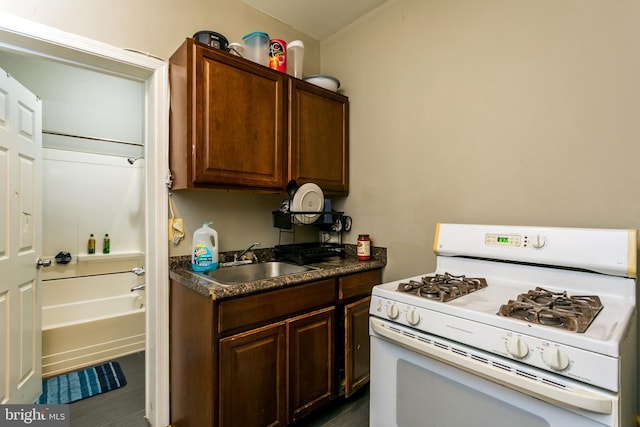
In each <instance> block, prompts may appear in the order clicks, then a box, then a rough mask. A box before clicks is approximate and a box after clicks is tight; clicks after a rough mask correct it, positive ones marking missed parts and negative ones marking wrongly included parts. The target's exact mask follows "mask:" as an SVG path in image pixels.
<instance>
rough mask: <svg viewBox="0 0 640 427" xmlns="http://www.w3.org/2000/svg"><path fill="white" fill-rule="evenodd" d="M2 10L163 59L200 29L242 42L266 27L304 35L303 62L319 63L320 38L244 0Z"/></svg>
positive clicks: (55, 4)
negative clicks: (260, 10)
mask: <svg viewBox="0 0 640 427" xmlns="http://www.w3.org/2000/svg"><path fill="white" fill-rule="evenodd" d="M0 10H2V11H5V12H8V13H11V14H14V15H17V16H20V17H22V18H25V19H29V20H31V21H35V22H39V23H42V24H45V25H49V26H51V27H54V28H58V29H61V30H64V31H67V32H69V33H73V34H78V35H81V36H85V37H89V38H91V39H94V40H99V41H101V42H105V43H109V44H111V45H113V46H118V47H122V48H128V49H135V50H138V51H142V52H148V53H150V54H152V55H155V56H158V57H160V58H162V59H168V58H169V57H170V56H171V54H172V53H173V52H174V51H175V50H176V48H177V47H178V46H179V45H180V43H181V42H182V41H183V40H184V39H185V38H186V37H191V36H192V35H193V34H194V33H195V32H196V31H199V30H211V31H217V32H219V33H221V34H223V35H224V36H225V37H226V38H227V39H229V42H234V41H235V42H239V43H241V42H242V36H243V35H245V34H247V33H250V32H252V31H264V32H266V33H268V34H269V35H270V36H271V37H277V38H281V39H283V40H287V41H289V40H294V39H300V40H302V41H304V44H305V64H304V66H305V69H307V70H309V71H310V72H311V71H317V70H318V68H319V63H320V53H319V52H320V47H319V43H318V41H316V40H314V39H312V38H311V37H309V36H307V35H305V34H302V33H300V32H298V31H295V30H293V29H292V28H291V27H289V26H288V25H285V24H283V23H281V22H279V21H276V20H274V19H272V18H270V17H268V16H266V15H264V14H262V13H261V12H258V11H256V10H254V9H252V8H250V7H249V6H246V5H245V4H243V3H241V2H240V1H239V0H180V1H177V0H136V1H127V0H112V1H102V2H98V1H77V0H56V1H49V0H20V1H16V0H0Z"/></svg>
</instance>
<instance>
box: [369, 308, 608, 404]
mask: <svg viewBox="0 0 640 427" xmlns="http://www.w3.org/2000/svg"><path fill="white" fill-rule="evenodd" d="M370 323H371V329H372V331H373V332H375V333H376V334H377V335H379V336H381V337H382V338H385V339H387V340H388V341H391V342H394V343H397V344H399V345H401V346H403V347H405V348H408V349H410V350H413V351H417V352H419V353H422V354H424V355H426V356H429V357H431V358H433V359H436V360H438V361H440V362H443V363H446V364H448V365H450V366H453V367H455V368H458V369H462V370H464V371H467V372H470V373H472V374H474V375H478V376H480V377H482V378H485V379H487V380H489V381H493V382H495V383H498V384H501V385H503V386H505V387H509V388H511V389H513V390H517V391H520V392H522V393H524V394H527V395H529V396H532V397H535V398H538V399H541V400H544V401H546V402H549V403H553V404H559V405H562V406H570V407H574V408H578V409H585V410H587V411H592V412H597V413H600V414H611V412H612V411H613V403H612V401H611V399H609V398H606V397H603V396H600V395H597V394H595V393H591V392H589V391H588V390H584V389H582V390H563V389H559V388H557V387H554V386H551V385H547V384H544V383H542V382H540V381H536V380H533V379H530V378H527V377H524V376H521V375H517V374H512V373H511V372H508V371H505V370H503V369H499V368H496V367H494V366H491V365H488V364H486V363H483V362H480V361H477V360H474V359H472V358H470V357H467V356H464V355H460V354H457V353H454V352H452V351H449V350H446V349H442V348H439V347H436V346H433V345H429V344H427V343H424V342H422V341H418V340H417V339H415V338H411V337H408V336H405V335H404V334H402V333H398V332H396V331H393V330H391V329H390V328H389V327H387V326H386V325H385V324H384V323H383V322H381V321H379V320H377V319H375V318H370Z"/></svg>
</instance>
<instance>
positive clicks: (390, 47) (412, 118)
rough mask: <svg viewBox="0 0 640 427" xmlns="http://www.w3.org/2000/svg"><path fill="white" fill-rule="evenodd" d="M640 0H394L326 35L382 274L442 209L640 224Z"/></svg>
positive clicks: (404, 271)
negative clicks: (385, 259)
mask: <svg viewBox="0 0 640 427" xmlns="http://www.w3.org/2000/svg"><path fill="white" fill-rule="evenodd" d="M639 22H640V2H638V1H630V0H629V1H626V0H625V1H616V2H611V1H600V0H597V1H596V0H584V1H577V2H576V1H556V0H543V1H524V0H515V1H514V0H483V1H477V0H430V1H427V0H391V1H389V2H388V3H386V4H385V5H383V6H382V7H381V8H379V9H378V10H376V11H374V12H373V13H371V14H369V15H368V16H366V17H365V18H364V19H362V20H359V21H357V22H356V23H354V24H352V25H351V26H350V27H349V28H348V29H346V30H344V31H342V32H340V33H338V34H336V35H334V36H332V37H330V38H329V39H328V40H325V41H323V42H322V43H321V51H322V70H323V72H324V73H327V74H332V75H335V76H337V77H338V78H339V79H340V80H341V82H342V85H343V87H344V93H345V94H347V95H348V96H349V97H350V100H351V104H350V107H351V122H350V125H351V174H350V177H351V192H350V195H349V198H348V199H347V200H346V202H345V206H344V208H345V210H346V211H347V212H349V214H350V215H352V216H353V218H354V230H355V231H356V233H357V232H368V233H371V235H372V239H374V240H375V243H376V244H379V245H382V246H386V247H388V248H389V264H388V266H387V269H386V272H385V279H388V280H390V279H399V278H402V277H407V276H408V275H413V274H420V273H424V272H427V271H430V269H431V268H432V267H433V266H434V262H435V260H434V256H433V253H432V244H433V234H434V227H435V224H436V223H437V222H463V223H498V224H526V225H547V226H579V227H611V228H618V227H619V228H640V192H639V191H638V184H640V168H639V167H638V160H639V159H640V25H638V23H639Z"/></svg>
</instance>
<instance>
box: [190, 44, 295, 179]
mask: <svg viewBox="0 0 640 427" xmlns="http://www.w3.org/2000/svg"><path fill="white" fill-rule="evenodd" d="M195 46H196V54H195V59H194V60H195V80H196V83H195V86H194V90H195V91H196V94H195V102H196V116H195V118H194V119H195V128H196V131H195V147H194V149H193V152H192V153H185V156H188V155H189V154H191V155H192V156H193V158H192V161H193V164H194V167H193V169H192V173H193V177H192V179H193V182H194V183H195V184H205V185H206V184H212V186H214V187H215V186H221V187H225V188H229V187H234V186H238V187H243V186H244V187H253V188H265V189H273V190H281V189H282V188H283V183H284V173H285V166H284V165H285V151H284V144H285V137H284V133H283V132H284V129H285V125H284V124H285V120H286V119H285V117H284V111H285V110H284V94H285V88H284V84H285V83H284V82H285V79H284V75H283V74H282V73H277V72H273V71H272V70H270V69H268V68H266V67H261V66H259V65H257V64H253V63H251V62H249V61H244V60H240V59H237V58H235V57H232V56H231V55H227V54H225V53H221V52H217V51H216V50H215V49H210V48H206V47H203V46H201V45H197V44H196V45H195Z"/></svg>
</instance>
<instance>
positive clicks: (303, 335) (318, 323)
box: [287, 307, 335, 422]
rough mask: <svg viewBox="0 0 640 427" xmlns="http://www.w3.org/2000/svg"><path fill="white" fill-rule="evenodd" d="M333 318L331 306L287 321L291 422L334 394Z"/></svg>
mask: <svg viewBox="0 0 640 427" xmlns="http://www.w3.org/2000/svg"><path fill="white" fill-rule="evenodd" d="M334 318H335V308H334V307H329V308H325V309H323V310H319V311H316V312H313V313H310V314H305V315H302V316H298V317H296V318H294V319H291V320H290V321H288V322H287V338H288V347H289V349H288V350H289V352H288V355H289V390H288V391H289V411H288V412H289V414H288V415H289V418H288V421H289V422H292V421H295V420H297V419H299V418H301V417H303V416H304V415H306V414H308V413H309V412H311V411H313V410H314V409H316V408H317V407H318V406H320V405H322V404H324V403H326V402H328V401H329V400H331V399H333V397H334V396H335V381H334V378H335V376H334V363H335V362H334V359H335V351H334V345H333V343H334V341H335V338H334V328H335V326H334V325H335V322H334Z"/></svg>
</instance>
